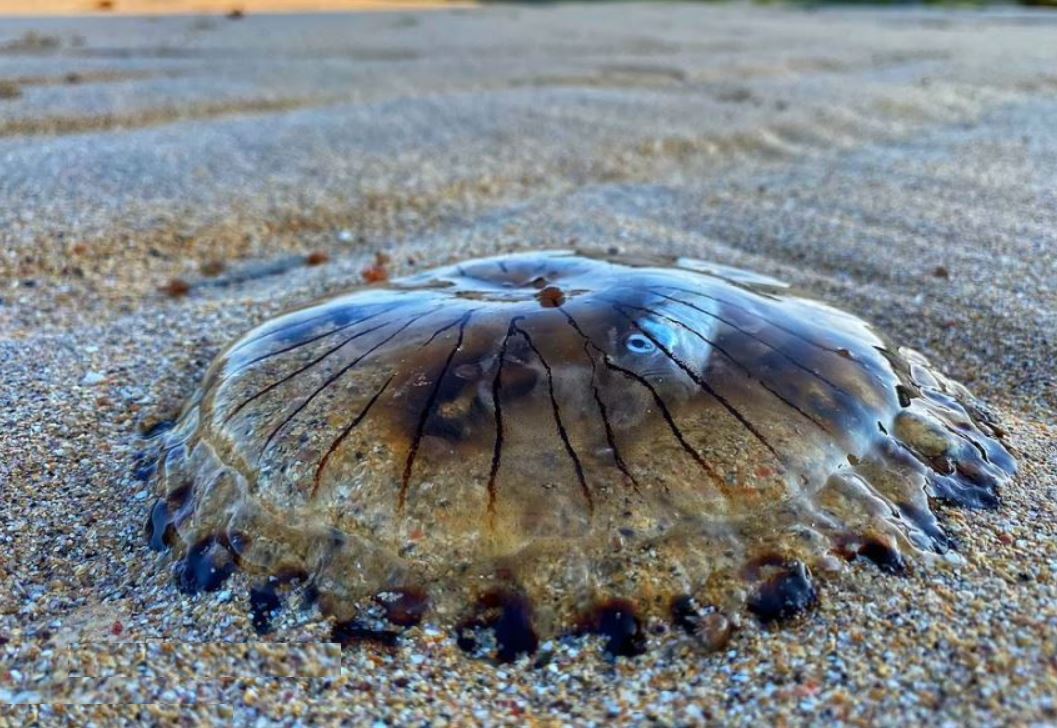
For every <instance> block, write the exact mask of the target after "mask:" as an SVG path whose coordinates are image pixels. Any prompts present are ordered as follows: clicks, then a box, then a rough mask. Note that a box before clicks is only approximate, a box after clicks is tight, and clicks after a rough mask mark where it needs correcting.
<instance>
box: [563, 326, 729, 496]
mask: <svg viewBox="0 0 1057 728" xmlns="http://www.w3.org/2000/svg"><path fill="white" fill-rule="evenodd" d="M558 310H559V311H561V312H562V313H563V314H564V315H565V319H566V321H568V322H569V325H570V326H572V327H573V329H574V330H575V331H576V333H578V334H579V335H580V338H582V339H583V340H584V342H585V344H586V345H588V346H590V347H591V348H592V349H594V350H595V351H597V352H598V353H599V354H601V355H602V363H604V364H605V365H606V368H608V369H612V370H613V371H615V372H619V373H620V374H623V375H624V376H625V377H627V378H628V379H631V380H632V381H634V382H637V383H638V384H640V385H642V386H643V387H645V388H646V390H647V391H648V392H649V393H650V394H651V395H652V396H653V401H654V404H656V405H657V409H658V410H660V412H661V416H662V417H663V418H664V421H665V422H666V423H667V424H668V429H670V430H671V432H672V436H673V437H674V438H675V439H676V442H678V443H679V445H680V446H681V447H682V448H683V450H685V451H686V453H687V454H688V455H689V456H690V457H691V458H693V460H694V462H696V463H697V464H698V465H700V466H701V468H702V469H703V470H704V471H705V472H706V473H708V475H709V477H710V478H712V480H713V481H715V482H716V483H718V484H719V485H720V486H725V485H726V484H725V483H724V481H723V479H722V478H720V477H719V474H718V473H717V472H716V469H715V468H713V467H712V464H711V463H709V462H708V460H706V459H705V457H704V456H703V455H702V454H701V453H699V452H698V451H697V449H696V448H694V446H693V445H691V444H690V443H689V442H688V441H687V439H686V438H685V437H684V436H683V432H682V430H680V429H679V425H677V424H676V422H675V418H674V417H672V413H671V412H670V411H669V410H668V405H666V404H665V403H664V399H662V398H661V395H660V394H658V392H657V389H656V388H655V387H654V386H653V385H652V384H650V383H649V381H648V380H647V379H646V378H645V377H643V376H641V375H640V374H638V373H636V372H633V371H631V370H629V369H625V368H624V367H622V366H619V365H617V364H614V363H613V362H612V361H610V359H609V355H608V354H606V352H605V350H604V349H602V347H600V346H599V345H598V344H596V343H595V342H594V340H593V339H592V338H591V337H590V336H588V335H587V334H586V333H585V332H584V330H583V329H581V328H580V324H578V323H577V322H576V319H575V318H573V316H572V314H571V313H569V312H568V311H566V310H565V309H564V308H559V309H558Z"/></svg>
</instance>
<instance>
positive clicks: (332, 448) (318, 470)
mask: <svg viewBox="0 0 1057 728" xmlns="http://www.w3.org/2000/svg"><path fill="white" fill-rule="evenodd" d="M394 377H396V375H395V374H390V375H389V378H388V379H386V380H385V383H384V384H382V388H381V389H379V390H378V391H377V392H375V393H374V396H373V397H371V399H370V400H369V401H368V402H367V404H366V405H364V407H363V409H361V410H360V412H359V414H358V415H356V417H355V418H353V420H352V422H350V423H349V424H348V425H346V426H345V429H343V430H342V431H341V434H339V435H338V436H337V437H336V438H334V441H333V442H331V443H330V447H329V448H327V452H326V453H325V454H324V455H323V458H322V459H321V460H320V461H319V467H317V468H316V475H315V477H314V478H313V480H312V492H311V493H310V494H309V497H310V498H315V497H316V491H317V490H319V479H320V477H321V476H322V475H323V470H324V469H325V468H326V467H327V461H329V460H330V456H331V455H333V454H334V452H335V451H336V450H337V449H338V448H339V447H340V446H341V443H343V442H344V441H345V438H346V437H348V436H349V433H351V432H352V431H353V430H354V429H356V427H357V426H358V425H359V424H360V423H361V422H363V418H364V417H366V416H367V413H368V412H370V411H371V407H373V406H374V403H375V402H377V401H378V398H379V397H381V396H382V393H383V392H385V390H386V389H387V388H388V387H389V384H390V383H391V382H392V381H393V378H394Z"/></svg>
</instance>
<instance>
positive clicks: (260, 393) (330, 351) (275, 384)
mask: <svg viewBox="0 0 1057 728" xmlns="http://www.w3.org/2000/svg"><path fill="white" fill-rule="evenodd" d="M437 310H439V307H438V308H434V309H432V310H431V311H429V312H427V313H433V312H434V311H437ZM423 315H425V314H423ZM419 318H422V316H421V315H420V316H418V317H414V318H413V319H412V321H417V320H418V319H419ZM392 323H396V322H395V321H386V322H384V323H381V324H378V325H377V326H372V327H371V328H369V329H364V330H363V331H357V332H356V333H355V334H353V335H352V336H348V337H346V338H344V339H342V340H341V341H340V342H339V343H338V344H337V345H335V346H332V347H331V348H329V349H327V350H326V351H325V352H323V353H322V354H321V355H320V356H318V357H316V358H315V359H313V360H312V361H310V362H308V363H307V364H304V365H303V366H301V367H299V368H298V369H295V370H294V371H292V372H290V373H289V374H287V375H285V376H283V377H281V378H280V379H277V380H276V381H274V382H272V383H271V384H269V385H268V386H267V387H265V388H264V389H262V390H260V391H258V392H257V393H256V394H254V395H252V396H250V397H249V398H248V399H245V400H243V401H242V402H240V403H239V405H238V406H237V407H235V409H233V410H231V411H230V412H228V414H227V415H225V416H224V423H225V424H226V423H228V422H230V421H231V419H232V418H234V417H235V415H237V414H238V413H239V412H241V411H242V410H243V408H245V407H246V405H248V404H249V403H250V402H253V401H254V400H256V399H258V398H260V397H263V396H264V395H265V394H267V393H268V392H270V391H272V390H273V389H275V388H276V387H278V386H280V385H282V384H285V383H286V382H289V381H290V380H291V379H293V378H294V377H296V376H297V375H298V374H303V373H304V372H306V371H308V370H309V369H311V368H312V367H314V366H315V365H316V364H319V363H320V362H321V361H323V360H324V359H326V358H328V357H330V356H331V355H332V354H334V352H336V351H338V350H339V349H341V348H342V347H344V346H345V345H346V344H348V343H349V342H351V341H355V340H356V339H358V338H360V337H361V336H366V335H367V334H371V333H374V332H375V331H378V330H379V329H382V328H385V327H386V326H388V325H390V324H392Z"/></svg>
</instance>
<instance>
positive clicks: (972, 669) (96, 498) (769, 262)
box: [0, 4, 1057, 724]
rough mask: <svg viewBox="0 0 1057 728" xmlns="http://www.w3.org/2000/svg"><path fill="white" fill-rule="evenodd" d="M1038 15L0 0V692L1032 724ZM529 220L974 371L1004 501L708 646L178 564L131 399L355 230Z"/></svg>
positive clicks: (247, 713)
mask: <svg viewBox="0 0 1057 728" xmlns="http://www.w3.org/2000/svg"><path fill="white" fill-rule="evenodd" d="M616 8H619V10H617V9H616ZM1055 32H1057V14H1047V13H1045V12H1039V13H1033V12H1026V11H1021V10H1002V11H989V12H976V11H957V12H950V11H943V12H940V11H931V10H928V11H926V10H886V11H872V10H824V11H812V12H805V11H793V10H781V9H763V8H756V7H748V6H717V7H709V6H697V5H655V4H650V5H642V6H637V5H624V4H621V5H619V6H607V7H602V8H599V7H595V8H591V7H581V6H575V5H570V6H565V5H563V6H554V7H545V8H521V7H507V6H501V7H490V8H482V9H471V10H444V11H436V12H430V13H413V12H400V13H371V14H360V15H344V16H337V15H335V16H315V17H311V16H289V17H279V16H273V17H265V16H261V17H256V16H250V17H247V18H245V19H242V20H239V21H227V20H224V19H216V18H214V19H203V18H186V17H172V18H160V19H134V18H103V19H85V18H82V19H48V20H43V19H18V20H9V21H8V20H5V21H4V23H3V24H2V25H0V81H6V82H7V83H6V84H5V85H3V86H0V89H4V88H6V89H7V92H6V93H4V94H3V96H5V98H0V240H2V245H0V370H2V371H3V380H2V387H0V421H2V423H3V426H2V427H0V513H2V514H3V518H0V540H2V543H3V548H2V549H0V656H2V657H0V660H2V662H0V700H3V701H6V702H12V701H14V702H23V703H41V702H52V703H62V702H94V703H106V702H110V703H140V704H144V705H139V706H132V707H122V706H106V705H94V706H85V707H82V708H66V709H65V712H63V713H59V712H58V709H57V708H55V707H54V706H43V707H41V708H39V714H40V715H42V716H43V717H46V718H52V719H54V720H67V721H71V722H72V721H76V720H85V719H89V718H91V719H95V720H97V721H101V720H104V719H108V718H118V717H120V718H123V719H125V720H127V721H128V722H132V721H134V720H137V717H140V718H142V717H146V716H148V715H153V716H157V717H159V718H161V717H165V716H168V717H170V718H175V717H180V716H183V717H185V718H187V717H192V716H198V717H199V718H214V719H222V718H230V717H238V718H240V719H243V720H249V719H254V718H255V716H258V715H264V716H271V717H285V718H286V719H287V720H290V721H296V720H297V719H301V720H307V719H308V716H310V715H312V716H315V717H318V718H320V719H322V720H334V719H336V718H338V717H342V716H346V717H348V718H349V719H351V720H356V719H357V718H359V719H364V720H366V719H367V718H372V719H374V718H377V719H379V720H383V721H387V722H390V723H399V724H405V723H422V722H424V721H426V720H430V721H432V722H433V723H436V724H443V723H446V722H447V723H466V722H474V721H477V722H484V721H485V720H492V721H495V722H508V723H526V722H531V721H533V720H535V721H538V722H543V723H547V722H562V721H566V722H571V721H595V722H603V721H617V720H625V721H644V720H656V721H659V722H661V723H664V724H681V723H697V722H701V721H704V720H708V719H712V720H715V721H722V722H724V723H727V722H730V723H750V722H758V721H761V720H767V721H778V722H782V723H786V724H788V723H799V722H807V721H812V720H827V721H829V720H835V721H844V722H849V723H865V722H871V723H880V724H905V723H906V722H908V721H929V722H930V723H931V722H937V723H938V722H941V721H957V722H968V723H972V724H988V723H995V722H1023V723H1027V722H1032V721H1035V722H1042V723H1045V722H1052V721H1054V720H1057V706H1055V704H1054V695H1055V694H1057V640H1055V639H1054V635H1055V634H1057V538H1055V536H1057V476H1055V474H1054V473H1055V472H1057V468H1055V466H1057V446H1055V440H1057V430H1055V425H1054V423H1055V421H1057V420H1055V411H1057V383H1055V377H1054V373H1053V371H1054V368H1053V362H1054V361H1055V360H1057V336H1055V334H1054V332H1055V331H1057V283H1055V281H1057V256H1055V255H1054V253H1055V252H1057V172H1055V170H1057V127H1055V125H1054V124H1053V121H1052V120H1053V119H1054V118H1057V73H1055V71H1054V69H1057V45H1055V44H1054V43H1053V42H1052V39H1053V37H1054V33H1055ZM537 247H549V248H558V247H583V248H588V249H591V248H596V249H597V248H601V249H607V248H610V247H617V248H620V249H622V250H623V251H626V252H635V251H650V252H653V253H658V252H670V253H678V254H686V255H693V256H696V257H700V258H706V259H710V260H714V261H717V262H720V263H723V264H728V265H735V266H742V267H747V268H751V269H753V270H756V271H759V272H762V273H765V274H769V275H773V276H776V277H779V278H783V279H785V280H788V281H790V282H792V283H794V284H795V285H796V286H797V287H798V288H799V289H800V290H801V291H804V292H806V293H808V294H811V295H814V296H817V297H819V298H822V299H824V300H826V301H828V302H830V303H832V304H835V305H838V306H840V307H842V308H845V309H847V310H850V311H852V312H854V313H855V314H857V315H859V316H862V317H864V318H866V319H868V320H871V321H873V322H874V323H876V324H877V325H878V326H879V327H880V328H881V329H882V330H883V331H885V332H886V333H888V334H889V335H890V336H891V338H892V339H893V340H895V341H896V342H898V343H900V344H905V345H909V346H911V347H913V348H915V349H918V350H920V351H922V352H923V353H925V354H926V355H927V356H928V357H929V358H930V359H932V360H933V362H934V363H936V364H937V365H939V366H940V367H941V368H942V369H945V370H946V371H947V372H948V373H950V374H951V375H953V376H955V377H956V378H958V379H960V380H961V381H963V382H965V383H966V384H967V385H968V386H969V387H970V388H971V389H972V390H973V391H974V393H976V394H977V395H979V396H980V397H982V398H983V399H984V400H985V401H986V402H987V403H988V404H990V405H991V406H992V407H993V408H994V409H995V410H996V411H997V412H998V413H999V414H1000V415H1001V417H1002V419H1003V421H1004V423H1005V424H1006V426H1007V428H1008V431H1009V444H1010V446H1011V448H1012V449H1013V450H1014V451H1015V454H1016V456H1017V457H1018V460H1019V461H1020V465H1021V473H1020V475H1019V476H1018V477H1017V479H1016V481H1015V482H1014V483H1013V484H1012V485H1010V486H1009V487H1007V488H1006V489H1005V491H1004V493H1003V504H1002V506H1001V507H1000V508H999V509H998V510H997V511H968V512H967V511H955V510H949V509H943V511H942V517H943V520H944V523H945V526H946V528H947V530H948V531H949V532H950V533H951V534H952V535H953V536H954V537H955V538H956V540H957V542H958V544H959V547H958V556H957V557H953V558H952V559H950V563H948V564H947V565H946V566H940V567H935V568H928V569H925V568H920V567H919V568H916V569H914V570H913V571H912V573H911V574H910V575H908V576H906V577H901V578H899V577H892V576H888V575H885V574H882V573H881V572H879V571H878V570H877V569H876V568H875V567H873V566H871V565H869V564H867V563H860V562H854V563H851V564H848V567H847V569H845V570H844V571H843V572H842V573H840V574H837V575H834V576H831V577H829V578H827V579H826V580H825V582H824V583H823V584H822V599H821V603H820V604H819V606H818V607H817V608H816V609H815V610H814V611H813V612H811V613H809V614H808V615H806V616H804V617H802V618H801V619H799V620H798V621H796V622H795V623H793V624H790V625H787V626H784V627H781V628H778V629H769V628H763V627H761V626H759V625H757V624H755V623H754V622H753V621H751V620H745V621H744V623H743V625H742V627H741V629H740V630H739V631H738V632H737V633H736V634H735V636H734V638H733V640H732V641H731V643H730V644H729V645H728V646H727V647H726V648H724V649H723V650H722V651H720V652H719V653H708V652H707V651H705V649H704V648H703V647H702V646H701V645H700V644H698V643H697V641H696V640H695V638H694V637H693V636H691V635H685V634H682V633H680V632H678V631H674V630H670V629H669V630H662V629H661V626H660V625H657V627H658V629H657V631H656V633H654V634H652V635H651V638H650V649H649V652H648V653H647V655H645V656H643V657H640V658H636V659H624V658H620V659H618V660H616V661H613V660H608V659H606V658H605V657H604V656H603V655H602V654H601V648H600V642H599V641H597V640H594V639H580V638H577V639H567V640H560V641H555V642H553V643H551V644H549V645H547V646H546V648H545V649H544V651H543V653H542V659H541V660H537V661H531V662H526V663H525V664H516V665H511V666H500V667H496V666H493V665H490V664H488V663H485V662H482V661H474V660H469V659H467V658H466V657H464V656H463V655H462V654H461V653H460V651H459V650H458V648H457V647H456V646H455V643H454V641H453V639H452V638H451V636H450V635H448V634H446V633H444V632H442V631H439V630H436V629H434V628H431V627H430V626H429V625H428V623H427V625H425V626H423V627H418V628H415V629H413V630H411V631H410V632H409V633H408V634H407V635H406V636H405V637H404V638H402V639H401V641H400V643H399V645H398V647H396V648H395V649H386V648H383V647H376V646H370V645H365V646H359V647H354V648H351V649H347V650H345V651H344V652H343V653H342V652H339V651H337V650H336V649H335V648H334V647H332V646H328V645H327V644H326V643H327V641H328V639H329V637H328V636H329V625H328V624H327V623H326V621H325V620H323V619H321V618H320V617H319V615H318V613H317V612H314V611H312V610H311V609H309V610H301V609H298V608H297V607H298V602H299V599H298V596H297V595H296V594H293V595H289V596H288V598H287V599H286V602H287V605H288V607H287V608H286V609H285V610H284V611H283V612H282V613H281V614H280V615H279V616H278V617H277V619H276V620H275V627H276V628H275V630H274V631H273V632H271V633H270V634H269V635H267V636H266V637H264V638H260V637H258V636H257V635H256V634H255V632H254V629H253V625H252V621H251V616H250V610H249V606H248V599H247V587H248V582H247V580H246V579H245V578H244V577H243V576H241V575H236V576H235V577H233V578H232V579H231V580H230V581H229V582H227V583H226V584H225V587H224V588H223V589H222V590H220V591H218V592H214V593H211V594H205V595H199V596H193V597H189V596H185V595H183V594H181V593H179V592H178V591H177V590H176V589H175V588H174V587H173V585H172V578H171V566H172V565H171V563H169V562H168V560H167V559H166V557H165V556H159V555H157V554H154V553H153V552H151V551H149V550H148V549H147V546H146V543H145V542H144V539H143V535H142V525H143V521H144V519H145V517H146V512H147V508H148V504H149V503H150V500H151V493H150V484H149V483H146V482H143V481H142V480H141V479H139V477H138V473H137V471H136V454H137V453H138V452H139V451H140V450H141V448H142V445H141V442H140V441H139V433H140V432H142V431H143V430H144V429H145V428H149V427H150V426H151V425H152V424H153V423H156V422H158V421H161V420H165V419H168V418H171V417H172V416H173V414H174V413H175V412H176V411H177V410H178V408H179V406H180V403H181V401H182V399H183V398H184V397H185V396H187V395H188V394H189V393H190V392H191V391H192V390H193V388H194V386H195V384H196V382H197V381H198V380H199V378H200V377H201V376H202V374H203V372H204V370H205V368H206V366H207V365H208V363H209V361H210V359H211V358H212V357H213V356H214V355H215V354H216V353H217V352H218V351H219V350H220V349H221V348H222V347H223V346H224V345H225V344H226V343H227V342H228V341H230V340H231V339H232V338H233V337H235V336H237V335H238V334H240V333H241V332H243V331H245V330H246V329H248V328H249V327H250V326H252V325H253V324H255V323H257V322H259V321H261V320H263V319H264V318H266V317H268V316H269V315H271V314H272V313H274V312H276V311H279V310H282V309H284V308H287V307H290V306H293V305H296V304H299V303H304V302H307V301H310V300H312V299H314V298H316V297H318V296H320V295H323V294H325V293H328V292H336V291H341V290H344V289H346V288H347V287H349V286H350V285H353V284H355V283H356V282H357V281H358V280H359V279H360V274H361V271H362V270H363V268H364V267H365V266H367V265H369V264H370V263H371V262H373V261H374V259H375V255H376V253H379V252H383V253H386V254H387V255H388V256H389V258H390V263H389V264H388V267H389V270H390V272H391V274H393V275H400V274H404V273H409V272H412V271H415V270H420V269H422V268H424V267H427V266H431V265H434V264H439V263H444V262H449V261H452V260H456V259H459V258H464V257H467V256H471V255H478V254H489V253H494V252H500V251H509V250H523V249H532V248H537ZM311 254H315V255H314V256H312V260H313V261H315V262H319V261H320V260H322V259H324V258H326V261H325V262H323V263H322V264H318V265H307V264H306V263H307V262H308V257H309V256H310V255H311ZM174 294H180V295H174ZM178 703H196V705H194V706H186V705H185V706H178V705H175V704H178ZM147 704H151V705H147ZM36 710H38V709H37V708H32V707H24V708H12V709H8V710H7V712H8V713H9V715H10V716H11V717H13V718H17V719H19V720H25V719H27V717H29V716H31V715H32V713H33V711H36Z"/></svg>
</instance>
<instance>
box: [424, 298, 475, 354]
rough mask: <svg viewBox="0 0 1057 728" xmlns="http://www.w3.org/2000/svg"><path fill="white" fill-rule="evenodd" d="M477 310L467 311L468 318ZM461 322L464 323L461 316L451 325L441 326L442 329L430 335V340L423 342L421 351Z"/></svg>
mask: <svg viewBox="0 0 1057 728" xmlns="http://www.w3.org/2000/svg"><path fill="white" fill-rule="evenodd" d="M476 310H477V309H476V308H472V309H470V310H469V311H467V312H466V313H467V316H468V315H469V314H471V313H473V312H474V311H476ZM461 322H462V317H461V316H460V317H459V318H457V319H455V320H454V321H452V322H451V323H449V324H446V325H444V326H441V327H440V328H439V329H437V330H436V331H434V332H433V333H432V334H431V335H430V337H429V338H428V339H426V340H425V341H423V342H422V345H421V346H420V347H419V348H421V349H425V348H426V347H427V346H429V345H430V344H432V343H433V341H434V340H435V339H436V338H437V337H438V336H440V335H441V334H443V333H444V332H445V331H447V330H449V329H451V328H452V327H453V326H456V325H458V324H460V323H461Z"/></svg>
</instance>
